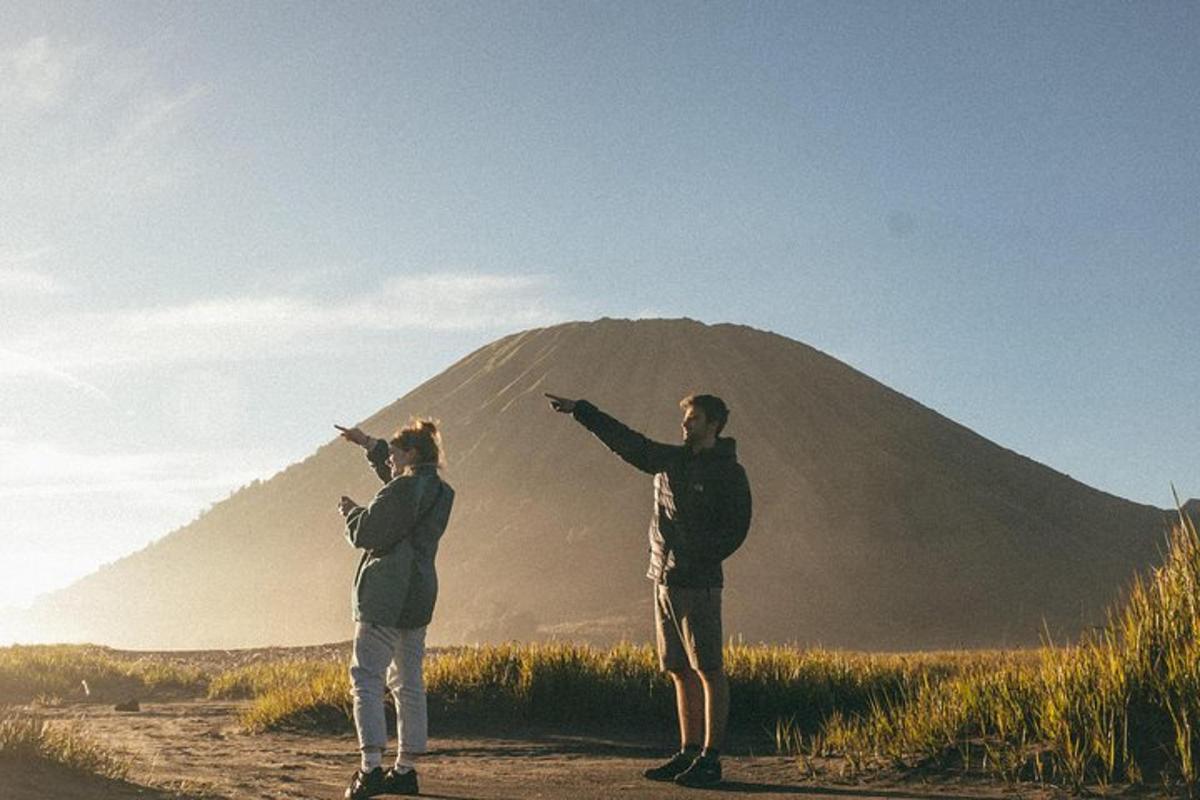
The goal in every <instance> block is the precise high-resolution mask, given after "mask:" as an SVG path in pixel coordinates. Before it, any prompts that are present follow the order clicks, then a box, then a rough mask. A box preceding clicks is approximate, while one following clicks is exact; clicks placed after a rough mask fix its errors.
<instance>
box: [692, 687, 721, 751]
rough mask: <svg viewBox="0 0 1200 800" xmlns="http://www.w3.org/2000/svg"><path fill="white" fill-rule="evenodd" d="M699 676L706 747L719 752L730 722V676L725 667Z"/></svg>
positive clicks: (708, 749)
mask: <svg viewBox="0 0 1200 800" xmlns="http://www.w3.org/2000/svg"><path fill="white" fill-rule="evenodd" d="M693 674H696V673H693ZM699 678H700V682H701V684H702V685H703V693H704V723H705V725H704V749H705V750H707V751H714V752H719V751H720V750H721V748H723V747H724V746H725V727H726V725H727V724H728V722H729V678H727V677H726V676H725V670H723V669H719V670H713V671H711V672H701V673H699Z"/></svg>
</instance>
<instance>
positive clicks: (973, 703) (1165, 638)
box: [781, 514, 1200, 793]
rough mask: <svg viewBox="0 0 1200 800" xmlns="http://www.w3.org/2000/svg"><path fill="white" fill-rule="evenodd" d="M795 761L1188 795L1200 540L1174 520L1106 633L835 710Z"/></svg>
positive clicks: (1198, 731)
mask: <svg viewBox="0 0 1200 800" xmlns="http://www.w3.org/2000/svg"><path fill="white" fill-rule="evenodd" d="M781 740H782V741H783V743H784V744H785V745H786V746H787V747H788V749H790V750H792V751H793V752H795V753H797V754H798V755H801V756H803V757H809V756H817V755H824V756H830V755H835V756H841V757H844V758H845V759H847V760H848V762H849V763H850V764H851V765H852V767H853V768H865V767H868V766H871V765H880V764H891V765H895V766H899V767H903V768H911V767H929V768H933V769H936V770H948V769H949V770H971V771H979V772H983V773H985V774H989V775H993V776H996V777H1000V778H1004V779H1006V780H1010V781H1016V780H1035V781H1041V782H1045V783H1050V784H1055V785H1061V786H1067V787H1070V788H1073V789H1076V790H1079V789H1082V788H1084V787H1085V786H1092V785H1096V786H1101V787H1103V786H1107V785H1111V784H1123V785H1130V784H1132V785H1136V784H1142V783H1156V784H1165V785H1178V786H1182V787H1186V788H1187V789H1188V790H1189V793H1190V791H1191V790H1192V789H1194V788H1195V787H1196V785H1197V780H1198V769H1200V763H1198V761H1197V759H1198V756H1200V537H1198V535H1197V531H1196V527H1195V525H1194V523H1193V522H1192V521H1191V520H1188V519H1186V518H1185V517H1184V516H1183V515H1182V514H1181V516H1180V522H1179V524H1178V526H1176V527H1175V528H1174V530H1173V531H1172V532H1171V534H1170V538H1169V546H1168V550H1167V553H1166V556H1165V558H1164V560H1163V564H1162V566H1160V567H1158V568H1157V569H1154V570H1153V571H1152V572H1150V573H1149V575H1147V576H1146V577H1145V578H1142V579H1139V580H1137V581H1136V582H1135V583H1134V585H1133V587H1132V589H1131V590H1130V591H1129V593H1128V597H1127V598H1126V599H1125V601H1124V602H1123V604H1121V605H1120V606H1118V607H1116V608H1114V609H1113V610H1112V611H1111V612H1110V614H1109V618H1108V622H1107V624H1106V625H1105V626H1104V627H1103V628H1102V629H1100V630H1098V631H1094V632H1092V633H1090V634H1088V635H1087V636H1085V637H1084V638H1083V639H1082V640H1081V641H1079V642H1078V643H1077V644H1074V645H1071V646H1066V647H1053V646H1046V647H1044V648H1042V649H1041V650H1040V651H1037V652H1036V653H1034V654H1033V657H1031V658H1025V659H1019V658H1012V657H1009V656H1007V655H1004V654H998V655H997V656H996V657H995V660H993V661H991V662H984V663H980V664H976V665H971V666H968V667H967V668H965V669H963V670H961V671H960V672H959V673H958V674H957V675H953V676H951V677H949V678H947V679H945V680H942V681H924V680H922V681H920V682H918V683H916V684H914V685H911V686H908V687H905V688H904V690H903V691H902V692H901V693H900V694H899V696H898V697H896V698H886V697H880V698H878V699H876V700H873V701H872V703H871V706H870V709H869V710H868V711H867V713H865V714H864V713H853V712H850V711H848V710H847V709H838V713H835V714H833V715H832V716H831V717H830V718H829V721H828V722H827V723H826V724H824V725H823V726H822V728H821V730H820V731H818V732H817V733H815V734H812V735H808V736H806V735H804V733H803V732H797V731H787V732H785V734H784V735H783V736H782V737H781Z"/></svg>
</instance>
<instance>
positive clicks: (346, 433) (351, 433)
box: [333, 425, 375, 447]
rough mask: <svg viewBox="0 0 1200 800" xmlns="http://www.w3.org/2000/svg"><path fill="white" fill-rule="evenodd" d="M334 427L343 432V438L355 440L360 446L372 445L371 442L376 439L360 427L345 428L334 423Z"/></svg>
mask: <svg viewBox="0 0 1200 800" xmlns="http://www.w3.org/2000/svg"><path fill="white" fill-rule="evenodd" d="M333 427H335V428H337V429H338V430H339V431H341V434H339V435H340V436H341V437H342V438H343V439H345V440H346V441H347V442H353V443H354V444H356V445H358V446H359V447H370V446H371V443H372V442H374V441H375V440H374V439H372V438H371V437H370V436H367V435H366V434H365V433H363V432H362V431H360V430H359V429H358V428H343V427H342V426H341V425H334V426H333Z"/></svg>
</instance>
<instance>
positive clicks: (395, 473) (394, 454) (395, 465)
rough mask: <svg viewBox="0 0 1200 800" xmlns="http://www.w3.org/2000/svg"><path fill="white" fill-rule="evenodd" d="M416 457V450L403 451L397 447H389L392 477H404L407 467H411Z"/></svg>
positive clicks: (389, 464) (388, 461)
mask: <svg viewBox="0 0 1200 800" xmlns="http://www.w3.org/2000/svg"><path fill="white" fill-rule="evenodd" d="M416 457H417V451H416V450H402V449H400V448H399V447H396V446H395V445H392V446H390V447H388V459H387V463H388V466H389V467H391V469H392V477H393V478H398V477H400V476H401V475H403V474H404V469H405V467H409V466H411V465H412V463H413V461H414V460H415V459H416Z"/></svg>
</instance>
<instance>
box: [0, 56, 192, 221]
mask: <svg viewBox="0 0 1200 800" xmlns="http://www.w3.org/2000/svg"><path fill="white" fill-rule="evenodd" d="M162 58H165V56H164V55H162V54H161V53H158V52H157V51H151V50H139V49H121V48H116V47H112V46H107V45H105V44H103V43H88V44H79V43H76V42H71V41H66V40H63V39H59V38H54V39H51V38H49V37H45V36H43V37H38V38H35V39H31V40H30V41H28V42H26V43H25V44H23V45H21V46H20V47H17V48H15V49H12V50H8V51H3V52H0V123H5V124H3V125H0V167H2V168H3V169H4V172H5V173H6V183H7V185H8V188H9V195H10V197H9V202H11V203H14V204H17V205H20V206H23V207H28V206H29V205H30V204H31V203H37V202H47V203H49V204H50V205H51V206H52V207H55V208H57V207H60V206H63V205H66V206H78V205H80V204H89V203H111V202H112V201H113V199H114V198H118V199H128V198H131V197H139V196H143V195H151V194H156V193H158V192H161V191H163V190H165V189H169V188H172V187H174V186H177V185H179V184H180V183H181V182H183V181H185V180H186V179H187V178H188V177H189V176H191V175H193V174H195V173H196V172H198V171H199V169H200V165H201V159H200V158H199V156H198V154H197V152H196V147H195V145H194V144H193V143H192V139H191V137H190V135H189V129H190V127H191V125H192V123H193V122H194V121H195V120H196V119H198V117H199V114H200V112H201V110H202V103H201V101H202V100H203V99H204V98H206V97H208V96H209V95H210V93H211V92H210V90H209V88H208V87H207V86H205V85H203V84H199V83H192V84H190V85H186V86H182V87H179V86H170V85H169V84H168V83H167V80H166V79H165V76H166V75H168V74H169V73H167V72H165V71H164V70H163V69H162V65H161V64H158V63H156V61H158V60H159V59H162Z"/></svg>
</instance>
